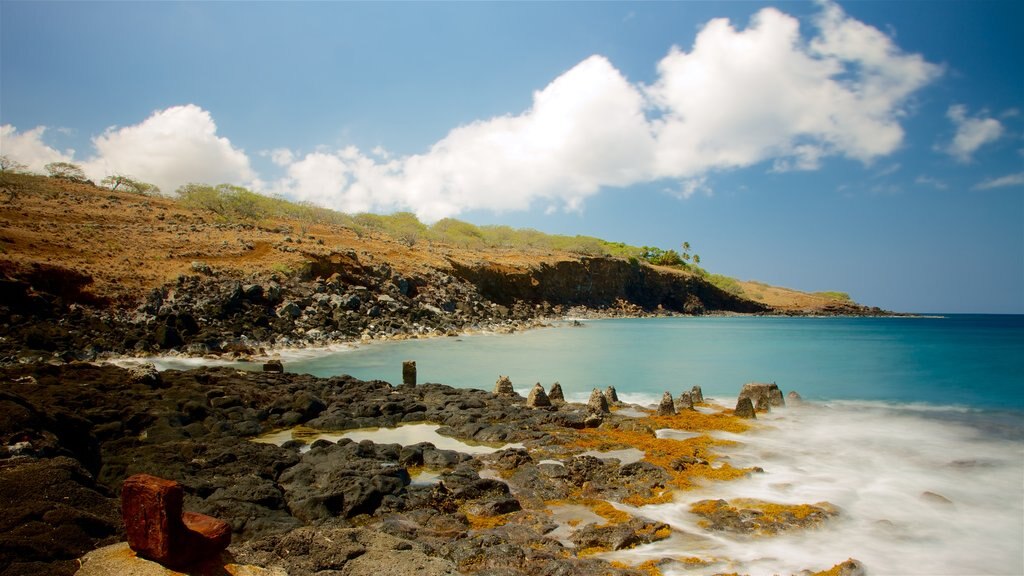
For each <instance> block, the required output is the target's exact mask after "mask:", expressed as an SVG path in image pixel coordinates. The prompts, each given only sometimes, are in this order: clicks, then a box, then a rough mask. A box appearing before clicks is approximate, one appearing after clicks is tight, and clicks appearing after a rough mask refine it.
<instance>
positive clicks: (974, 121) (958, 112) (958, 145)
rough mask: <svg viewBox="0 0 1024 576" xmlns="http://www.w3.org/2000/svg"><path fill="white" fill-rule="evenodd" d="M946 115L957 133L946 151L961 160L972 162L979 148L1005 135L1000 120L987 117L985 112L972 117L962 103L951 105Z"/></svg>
mask: <svg viewBox="0 0 1024 576" xmlns="http://www.w3.org/2000/svg"><path fill="white" fill-rule="evenodd" d="M946 117H947V118H949V119H950V120H951V121H952V122H953V125H954V126H955V127H956V135H955V136H953V141H952V142H950V143H949V145H948V146H946V147H945V151H946V153H948V154H949V155H950V156H952V157H954V158H956V159H957V161H959V162H963V163H967V162H970V161H971V158H972V157H973V156H974V152H975V151H977V150H978V148H981V147H982V146H984V145H985V144H988V143H990V142H995V141H996V140H998V139H999V137H1000V136H1002V135H1003V125H1002V124H1001V123H1000V122H999V121H998V120H996V119H995V118H989V117H987V114H985V113H982V114H979V115H977V116H974V117H972V116H970V115H968V114H967V107H966V106H963V105H962V104H954V105H953V106H950V107H949V110H948V111H946Z"/></svg>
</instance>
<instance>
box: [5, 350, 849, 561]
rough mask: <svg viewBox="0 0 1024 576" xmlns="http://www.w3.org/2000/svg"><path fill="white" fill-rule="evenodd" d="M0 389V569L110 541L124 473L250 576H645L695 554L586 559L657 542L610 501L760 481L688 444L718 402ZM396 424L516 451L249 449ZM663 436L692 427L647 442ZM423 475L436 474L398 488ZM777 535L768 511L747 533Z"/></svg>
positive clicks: (73, 374) (319, 445)
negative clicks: (224, 547)
mask: <svg viewBox="0 0 1024 576" xmlns="http://www.w3.org/2000/svg"><path fill="white" fill-rule="evenodd" d="M0 382H3V388H2V390H0V445H2V446H3V452H2V453H0V498H2V500H3V502H0V506H2V507H3V509H4V510H5V514H4V515H3V519H2V520H0V575H14V574H19V575H29V574H39V575H42V574H47V575H62V574H68V575H70V574H74V573H76V571H77V570H78V569H79V566H80V561H79V558H80V557H81V556H82V555H83V554H86V553H87V552H89V551H91V550H93V549H95V548H97V547H101V546H107V545H111V544H115V543H117V542H120V541H122V540H123V539H124V526H123V525H122V523H121V519H120V514H119V501H118V498H117V496H118V492H119V489H120V485H121V483H122V482H123V481H124V479H125V478H127V477H128V476H130V475H132V474H136V473H140V472H141V473H147V474H153V475H157V476H160V477H163V478H167V479H170V480H175V481H178V482H180V483H181V484H182V485H183V486H184V487H185V505H186V509H188V510H191V511H195V512H200V513H204V514H208V515H211V516H214V517H217V518H220V519H222V520H224V521H226V522H228V523H229V524H230V525H231V528H232V531H233V536H234V541H233V544H232V546H231V547H230V548H229V550H228V553H229V559H230V561H231V562H233V563H237V564H243V565H248V566H249V567H250V569H252V570H256V569H257V568H259V569H260V570H263V571H262V572H259V571H257V572H250V573H254V574H255V573H261V574H262V573H266V574H289V575H292V576H295V575H304V574H318V575H332V574H365V573H368V572H370V571H371V570H372V571H375V572H380V571H381V570H384V571H383V572H381V573H386V574H412V573H416V574H423V575H425V576H429V575H433V574H487V575H497V574H630V575H633V574H636V575H640V574H654V573H659V572H657V570H658V569H659V566H661V567H666V566H672V565H675V564H679V563H685V562H691V563H692V562H698V561H699V560H698V559H693V558H691V559H686V558H665V559H662V560H659V561H658V562H655V563H651V564H650V565H648V566H645V567H629V566H625V565H621V564H617V563H612V562H609V561H607V560H605V559H602V557H601V553H602V552H606V551H613V550H620V549H626V548H631V547H634V546H637V545H640V544H643V543H647V542H651V541H655V540H660V539H663V538H667V537H669V536H670V535H671V534H672V530H671V529H670V528H669V527H668V526H667V525H664V524H661V523H659V522H655V521H651V520H648V519H645V518H643V517H641V516H630V515H628V514H626V513H624V512H622V511H620V510H618V509H617V508H615V507H614V506H613V505H611V504H610V502H626V503H631V504H633V505H641V504H643V503H650V502H657V501H664V499H665V498H666V497H668V498H671V491H672V490H675V489H680V488H684V487H685V486H686V485H687V483H688V482H691V481H694V480H695V479H697V478H702V479H709V480H726V479H728V478H732V477H740V476H743V475H746V474H751V473H756V470H738V469H733V468H731V467H730V466H729V465H728V464H727V463H722V462H718V463H716V461H715V454H714V445H715V442H714V441H713V440H712V439H711V437H710V436H707V435H706V434H703V433H706V432H707V431H708V430H713V429H728V430H742V429H743V428H744V427H745V425H744V424H743V421H742V420H739V419H738V418H736V417H735V416H732V415H731V411H730V410H725V409H716V410H705V411H700V412H698V411H695V410H682V411H680V414H679V415H676V416H654V415H653V414H652V415H651V416H649V417H643V415H642V414H640V415H639V416H641V417H637V414H636V412H637V410H639V409H638V407H631V409H629V410H626V409H625V407H621V408H622V410H621V411H622V412H623V415H620V414H617V413H616V412H615V411H611V412H603V411H602V410H601V408H600V407H594V406H589V407H588V406H585V405H579V404H564V403H561V402H558V401H557V400H556V401H555V402H554V403H552V405H551V406H548V407H542V406H532V405H530V404H536V402H528V401H527V400H526V399H524V398H522V397H520V396H518V395H517V394H515V393H514V392H513V393H511V394H508V393H506V392H505V391H504V390H497V391H496V392H486V391H481V390H471V389H457V388H451V387H449V386H445V385H442V384H420V385H417V386H408V385H403V386H392V385H390V384H388V383H387V382H382V381H370V382H364V381H359V380H356V379H354V378H351V377H348V376H339V377H333V378H316V377H313V376H308V375H298V374H284V373H253V372H240V371H237V370H233V369H228V368H200V369H195V370H189V371H175V370H168V371H165V372H157V371H155V370H153V369H151V368H147V367H136V368H133V369H124V368H119V367H117V366H112V365H109V364H106V365H101V364H91V363H69V364H19V365H10V366H7V367H3V368H0ZM599 395H600V394H599ZM609 396H612V397H614V391H611V393H610V394H609ZM614 407H615V404H614V402H613V408H614ZM709 412H711V413H709ZM627 413H628V414H629V415H625V414H627ZM411 422H429V423H433V424H436V425H439V426H440V428H438V432H439V433H441V434H444V435H446V436H449V437H453V438H457V439H461V440H465V441H472V442H482V443H491V444H492V445H495V446H496V447H497V445H502V444H509V443H513V444H515V445H516V446H515V447H508V448H505V449H496V450H495V451H494V452H492V453H490V454H478V455H470V454H466V453H461V452H458V451H453V450H444V449H438V448H437V447H435V446H434V445H433V444H430V443H425V442H423V443H416V444H411V445H406V446H402V445H400V444H375V443H374V442H372V441H369V440H363V441H360V442H354V441H352V440H350V439H345V438H343V439H341V440H339V441H338V442H329V441H325V440H318V441H315V442H313V443H312V445H311V446H305V445H304V444H303V443H302V442H298V441H290V442H285V443H284V444H283V445H281V446H277V445H274V444H270V443H261V442H253V441H252V440H253V439H254V438H256V437H258V436H259V435H261V434H263V433H266V432H268V431H271V430H280V429H288V428H292V427H296V426H301V427H304V428H305V429H310V430H332V431H343V430H352V429H365V428H377V427H394V426H398V425H401V424H403V423H411ZM662 427H675V428H681V429H690V430H694V431H699V432H702V435H701V436H699V437H697V438H694V439H692V440H687V441H678V440H661V439H657V438H656V437H655V434H654V429H655V428H662ZM625 447H632V448H640V449H641V450H644V451H645V452H646V453H647V455H648V456H647V458H645V459H644V460H640V461H636V462H628V463H623V462H622V461H621V460H619V459H614V458H598V457H596V456H594V455H593V453H592V452H591V453H590V454H587V452H588V451H592V450H594V449H599V450H611V449H616V448H618V449H621V448H625ZM655 462H657V463H655ZM421 470H429V471H431V472H432V474H433V476H434V477H435V478H436V481H433V482H430V481H427V482H422V481H415V482H414V481H413V477H414V474H415V473H416V472H418V471H421ZM579 505H582V506H587V507H589V508H590V509H591V510H592V511H593V513H594V514H597V517H598V518H599V521H598V522H591V523H580V524H578V525H576V524H574V523H573V522H565V521H559V520H558V518H557V516H556V515H553V513H552V510H553V509H556V508H558V507H559V506H570V507H571V506H579ZM592 515H593V514H592ZM576 522H579V520H577V521H576ZM773 522H774V523H773ZM790 524H792V516H790V517H789V518H788V519H787V518H785V517H782V520H779V521H771V522H768V523H767V526H768V527H767V528H764V527H763V526H762V529H764V530H782V529H786V528H787V527H789V526H790ZM560 526H561V527H562V530H561V531H559V527H560ZM558 532H565V533H566V536H565V537H564V538H561V539H560V538H556V537H553V536H552V534H556V533H558ZM104 550H106V549H104ZM681 552H682V551H681ZM223 561H226V560H223ZM86 565H88V563H87V564H86ZM94 568H95V564H94ZM220 569H221V570H222V572H223V565H222V566H221V567H220ZM708 569H709V570H710V571H712V572H713V571H714V568H713V566H709V567H708ZM222 572H217V573H222ZM83 573H84V574H88V573H89V572H83ZM92 573H93V574H96V573H101V572H92ZM709 573H711V572H709ZM847 573H849V574H856V573H858V572H847Z"/></svg>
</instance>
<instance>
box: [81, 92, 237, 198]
mask: <svg viewBox="0 0 1024 576" xmlns="http://www.w3.org/2000/svg"><path fill="white" fill-rule="evenodd" d="M92 142H93V146H94V147H95V148H96V156H95V157H93V158H92V159H90V160H87V161H86V162H84V163H83V168H84V169H85V171H86V173H87V174H89V175H90V176H91V177H93V178H94V179H97V178H102V177H103V176H104V175H107V174H112V173H122V174H130V175H132V176H134V177H136V178H139V179H141V180H144V181H146V182H152V183H153V184H156V185H157V186H159V187H160V189H161V190H163V191H164V192H165V193H170V192H173V191H174V190H176V189H177V188H178V186H181V185H182V184H187V183H189V182H206V183H211V184H217V183H221V182H229V183H238V184H249V183H250V182H251V180H252V179H253V178H254V177H255V174H254V173H253V171H252V169H251V168H250V166H249V158H248V156H246V155H245V152H243V151H242V150H239V149H237V148H235V147H234V146H232V144H231V142H230V141H229V140H228V139H227V138H223V137H220V136H217V125H216V124H214V122H213V118H212V117H211V116H210V113H209V112H207V111H206V110H203V109H202V108H200V107H198V106H196V105H194V104H189V105H185V106H174V107H171V108H167V109H166V110H158V111H156V112H154V113H153V114H152V115H150V117H149V118H146V119H145V120H143V121H142V122H141V123H139V124H135V125H133V126H126V127H124V128H116V127H114V128H108V129H107V130H106V131H105V132H104V133H103V134H102V135H100V136H97V137H95V138H93V141H92Z"/></svg>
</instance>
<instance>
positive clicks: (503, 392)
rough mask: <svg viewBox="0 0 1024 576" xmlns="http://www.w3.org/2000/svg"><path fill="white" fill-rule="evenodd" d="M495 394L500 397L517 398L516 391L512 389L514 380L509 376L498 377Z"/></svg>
mask: <svg viewBox="0 0 1024 576" xmlns="http://www.w3.org/2000/svg"><path fill="white" fill-rule="evenodd" d="M494 393H495V394H497V395H498V396H516V395H517V394H516V389H515V388H513V387H512V380H510V379H509V377H508V376H498V381H497V382H495V384H494Z"/></svg>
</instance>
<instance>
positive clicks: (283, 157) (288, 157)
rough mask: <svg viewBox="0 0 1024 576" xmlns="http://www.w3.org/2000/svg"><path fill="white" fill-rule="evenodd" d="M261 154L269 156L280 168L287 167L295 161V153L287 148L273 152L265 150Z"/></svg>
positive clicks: (275, 149)
mask: <svg viewBox="0 0 1024 576" xmlns="http://www.w3.org/2000/svg"><path fill="white" fill-rule="evenodd" d="M260 154H261V155H263V156H269V157H270V161H271V162H273V163H274V164H276V165H278V166H287V165H289V164H291V163H292V162H294V161H295V153H293V152H292V151H291V150H289V149H287V148H274V149H273V150H265V151H263V152H261V153H260Z"/></svg>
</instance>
